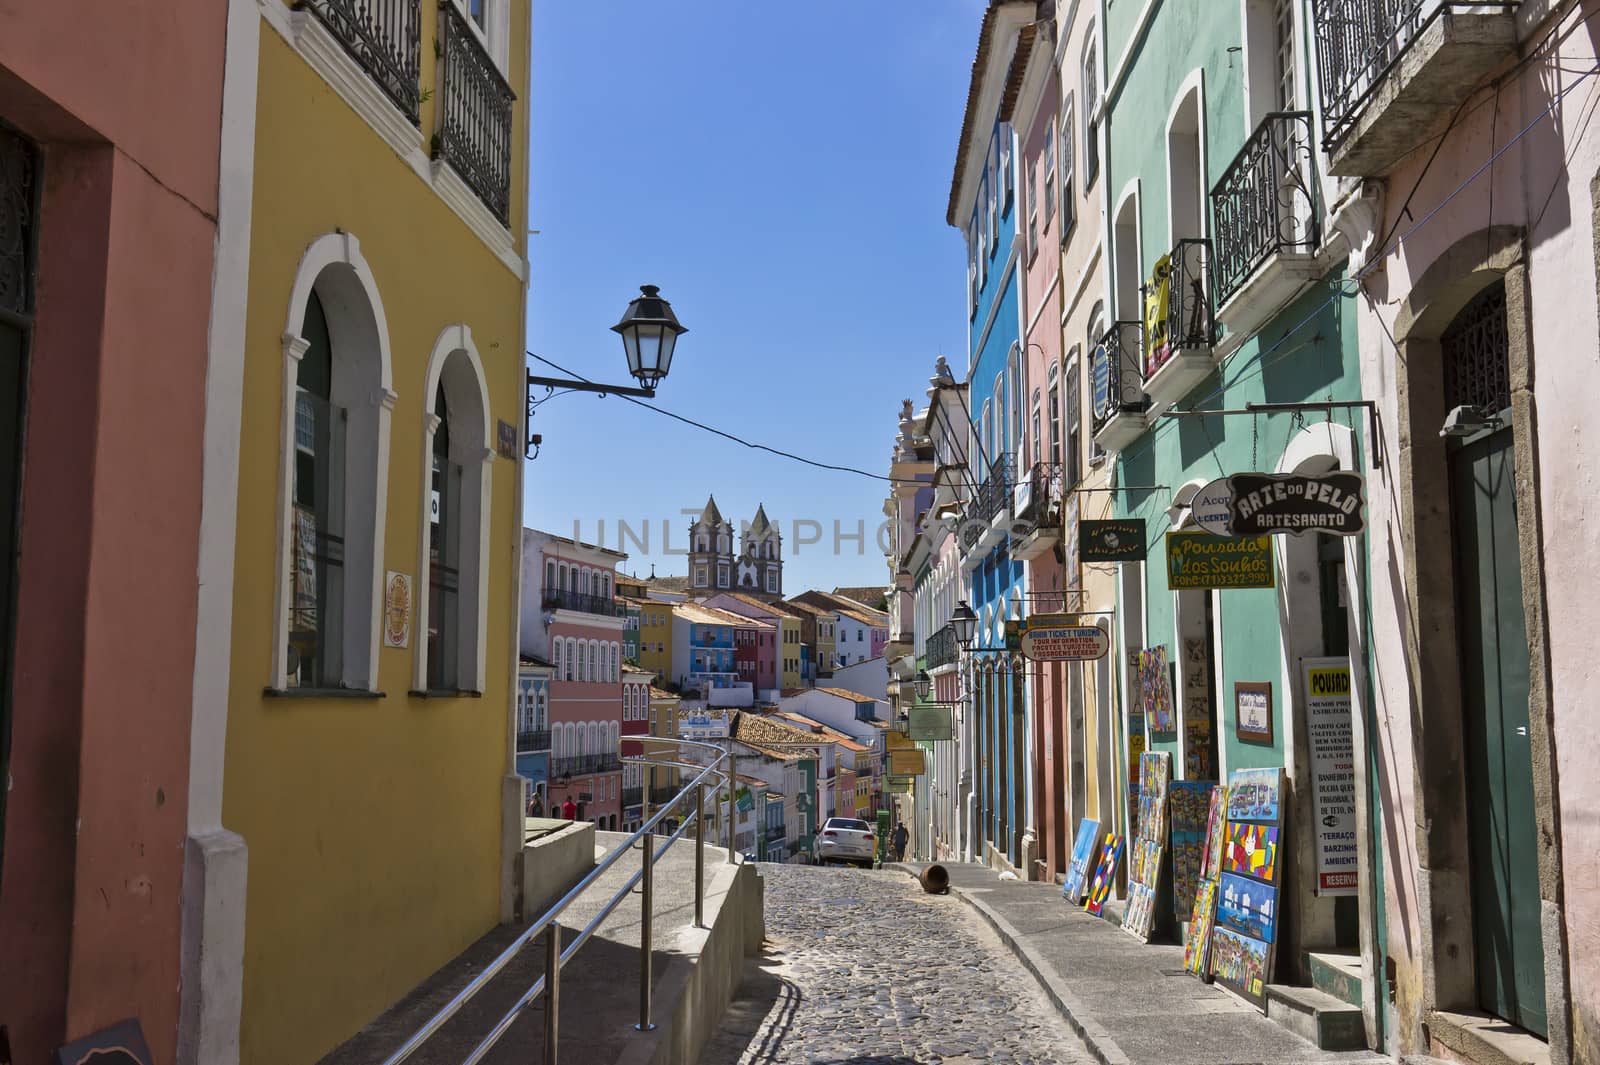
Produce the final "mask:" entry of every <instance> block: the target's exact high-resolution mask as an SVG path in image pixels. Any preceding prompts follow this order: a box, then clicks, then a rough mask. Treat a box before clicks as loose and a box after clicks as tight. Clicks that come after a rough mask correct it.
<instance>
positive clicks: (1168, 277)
mask: <svg viewBox="0 0 1600 1065" xmlns="http://www.w3.org/2000/svg"><path fill="white" fill-rule="evenodd" d="M1211 288H1212V283H1211V242H1210V241H1209V240H1205V239H1203V238H1189V239H1185V240H1180V241H1178V243H1177V244H1175V245H1174V246H1173V248H1172V251H1171V252H1169V253H1168V254H1167V255H1166V256H1164V257H1163V259H1162V260H1161V262H1159V263H1157V264H1156V271H1155V273H1154V274H1152V275H1151V278H1150V280H1149V281H1147V282H1146V283H1145V284H1144V286H1143V288H1142V293H1143V295H1144V305H1145V306H1146V307H1149V306H1150V303H1151V297H1152V296H1154V297H1155V300H1156V304H1157V307H1156V309H1157V311H1158V313H1157V314H1156V315H1154V316H1153V317H1152V319H1151V324H1152V325H1153V326H1154V328H1153V329H1151V331H1150V332H1148V333H1146V334H1145V336H1144V379H1145V381H1147V382H1148V381H1149V380H1150V379H1151V378H1152V377H1154V376H1155V375H1156V371H1158V370H1160V369H1161V367H1163V366H1165V365H1166V364H1167V361H1168V360H1169V359H1171V358H1172V357H1173V356H1174V355H1176V354H1178V353H1179V352H1182V351H1195V350H1203V351H1210V349H1211V347H1212V346H1213V345H1215V344H1216V342H1217V320H1216V315H1215V314H1214V313H1213V312H1212V306H1211Z"/></svg>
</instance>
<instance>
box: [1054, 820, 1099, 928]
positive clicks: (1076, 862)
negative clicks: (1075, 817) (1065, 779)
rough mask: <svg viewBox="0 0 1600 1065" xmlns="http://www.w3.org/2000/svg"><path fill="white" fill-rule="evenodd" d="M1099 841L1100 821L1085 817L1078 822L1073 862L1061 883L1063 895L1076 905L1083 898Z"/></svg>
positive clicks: (1073, 846) (1073, 843) (1073, 848)
mask: <svg viewBox="0 0 1600 1065" xmlns="http://www.w3.org/2000/svg"><path fill="white" fill-rule="evenodd" d="M1099 841H1100V822H1099V821H1091V820H1090V819H1089V818H1087V817H1085V818H1084V819H1083V820H1082V821H1079V822H1078V835H1077V838H1076V839H1074V840H1073V841H1072V862H1071V864H1069V865H1068V866H1067V878H1066V880H1065V881H1063V882H1062V884H1061V897H1062V898H1064V899H1066V900H1067V901H1068V902H1070V903H1072V904H1073V905H1074V906H1076V905H1077V904H1078V901H1079V900H1080V899H1082V898H1083V888H1084V884H1085V883H1086V882H1087V881H1088V879H1089V863H1090V862H1092V861H1094V852H1095V844H1097V843H1098V842H1099Z"/></svg>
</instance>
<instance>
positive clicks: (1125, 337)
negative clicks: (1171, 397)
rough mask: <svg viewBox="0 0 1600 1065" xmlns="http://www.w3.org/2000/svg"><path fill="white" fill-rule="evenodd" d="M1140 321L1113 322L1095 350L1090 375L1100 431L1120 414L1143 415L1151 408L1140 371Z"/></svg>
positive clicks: (1094, 419)
mask: <svg viewBox="0 0 1600 1065" xmlns="http://www.w3.org/2000/svg"><path fill="white" fill-rule="evenodd" d="M1142 333H1143V330H1142V329H1141V328H1140V326H1139V323H1138V322H1113V323H1112V324H1111V328H1110V329H1108V330H1106V332H1105V335H1104V336H1102V337H1101V338H1100V341H1099V343H1097V344H1096V345H1095V348H1094V358H1093V361H1092V362H1091V364H1090V372H1091V373H1092V374H1093V381H1094V409H1093V411H1092V412H1091V414H1092V415H1093V417H1092V421H1093V428H1094V431H1095V432H1097V433H1098V432H1099V431H1100V430H1101V429H1104V428H1105V427H1106V423H1107V422H1109V421H1111V419H1112V418H1114V417H1116V416H1117V415H1119V414H1142V413H1144V412H1145V411H1146V410H1148V409H1149V408H1150V397H1148V396H1146V395H1145V394H1144V378H1143V376H1142V375H1141V374H1140V372H1139V364H1140V354H1141V352H1140V337H1141V335H1142Z"/></svg>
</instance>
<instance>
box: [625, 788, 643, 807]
mask: <svg viewBox="0 0 1600 1065" xmlns="http://www.w3.org/2000/svg"><path fill="white" fill-rule="evenodd" d="M643 804H644V789H643V788H623V789H622V805H624V806H641V805H643Z"/></svg>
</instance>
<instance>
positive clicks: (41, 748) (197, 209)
mask: <svg viewBox="0 0 1600 1065" xmlns="http://www.w3.org/2000/svg"><path fill="white" fill-rule="evenodd" d="M224 13H225V12H224V8H223V7H222V6H221V5H217V4H207V3H201V2H198V0H194V2H187V3H176V4H172V3H160V4H158V3H152V2H137V3H128V4H120V5H115V6H114V8H110V9H108V8H104V7H103V6H102V5H100V4H96V3H89V2H85V0H62V2H59V3H52V4H48V5H25V6H23V7H21V8H18V9H17V10H14V11H10V12H9V13H8V14H7V16H6V20H5V21H6V30H5V33H4V34H0V117H4V118H5V119H6V120H7V121H9V122H10V123H12V124H13V125H15V126H17V127H18V128H20V129H21V130H22V131H23V132H24V133H25V134H27V135H28V136H30V137H33V138H34V139H36V140H38V141H40V142H41V144H42V152H43V164H42V182H43V202H42V204H41V209H40V215H39V267H38V271H39V272H38V293H39V295H38V306H37V319H36V328H35V332H34V337H33V342H32V345H31V351H30V355H29V362H30V373H31V379H30V382H29V388H28V411H27V434H28V435H27V439H26V443H25V466H24V471H25V472H24V481H23V486H22V539H21V553H22V556H23V557H24V558H26V559H27V560H28V561H27V564H26V565H24V566H22V567H21V570H20V574H19V580H18V588H17V622H16V642H15V665H14V667H13V687H12V698H13V713H14V719H13V732H12V738H13V747H12V752H11V762H10V771H11V776H12V781H13V783H12V791H11V795H10V801H9V803H8V806H7V812H6V818H7V824H6V841H5V859H4V860H5V867H4V869H3V870H0V942H4V943H5V944H6V964H5V965H4V966H3V967H0V1024H3V1025H5V1026H6V1027H7V1028H8V1031H9V1035H10V1041H11V1051H12V1054H13V1056H14V1057H15V1059H16V1060H17V1061H19V1062H22V1061H29V1062H31V1061H43V1060H44V1059H45V1058H46V1056H47V1055H48V1054H49V1053H50V1051H51V1050H53V1049H54V1048H55V1047H56V1046H57V1045H59V1044H60V1043H62V1042H65V1041H66V1040H68V1039H73V1038H77V1037H80V1036H83V1035H87V1034H89V1033H91V1032H93V1031H95V1030H97V1029H99V1028H102V1027H105V1026H107V1025H110V1024H112V1023H115V1022H117V1021H119V1020H122V1019H124V1018H127V1017H136V1018H138V1020H139V1022H140V1024H141V1026H142V1028H143V1029H144V1032H145V1036H146V1038H147V1039H148V1040H149V1043H150V1047H151V1050H152V1052H153V1053H154V1055H155V1058H156V1060H157V1061H158V1062H170V1061H171V1060H172V1057H173V1049H174V1041H175V1037H176V1028H177V1015H178V994H179V988H178V981H179V977H178V954H179V916H180V911H179V905H180V892H181V888H182V858H183V843H184V836H185V831H186V823H185V816H186V808H187V787H188V738H189V708H190V705H191V695H190V685H191V678H192V675H193V668H194V661H193V656H194V649H193V643H194V628H195V597H196V588H195V568H196V560H197V536H198V522H199V513H200V472H201V471H200V454H201V429H202V423H203V415H204V412H203V389H204V384H205V374H206V342H207V329H208V313H209V307H210V291H211V268H212V247H213V242H214V239H215V222H214V216H215V213H216V182H217V151H218V136H219V130H218V120H219V113H220V96H221V80H222V42H223V34H224Z"/></svg>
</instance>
